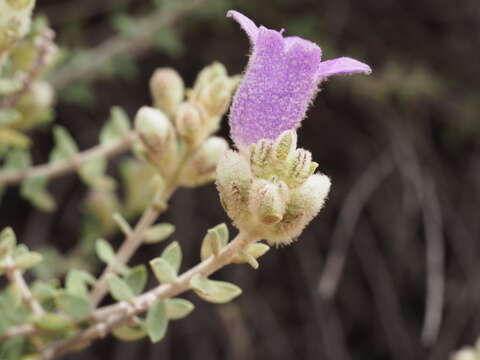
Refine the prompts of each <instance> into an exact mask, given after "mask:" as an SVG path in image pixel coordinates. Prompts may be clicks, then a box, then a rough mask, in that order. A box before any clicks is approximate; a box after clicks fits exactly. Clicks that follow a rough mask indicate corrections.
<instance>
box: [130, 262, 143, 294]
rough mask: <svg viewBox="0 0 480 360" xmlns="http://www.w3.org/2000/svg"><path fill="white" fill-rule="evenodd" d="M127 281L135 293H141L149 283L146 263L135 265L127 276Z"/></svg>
mask: <svg viewBox="0 0 480 360" xmlns="http://www.w3.org/2000/svg"><path fill="white" fill-rule="evenodd" d="M125 282H126V283H127V285H128V286H129V287H130V289H131V290H132V291H133V293H134V294H135V295H138V294H141V293H142V291H143V290H144V289H145V286H146V285H147V268H146V267H145V265H139V266H136V267H134V268H133V269H132V270H131V271H130V273H129V274H128V275H127V276H125Z"/></svg>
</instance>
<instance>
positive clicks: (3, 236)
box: [0, 227, 17, 259]
mask: <svg viewBox="0 0 480 360" xmlns="http://www.w3.org/2000/svg"><path fill="white" fill-rule="evenodd" d="M16 243H17V239H16V237H15V233H14V232H13V229H12V228H11V227H7V228H5V229H3V230H2V232H1V233H0V259H1V258H3V257H5V256H7V255H9V254H10V253H11V252H12V250H13V248H14V247H15V244H16Z"/></svg>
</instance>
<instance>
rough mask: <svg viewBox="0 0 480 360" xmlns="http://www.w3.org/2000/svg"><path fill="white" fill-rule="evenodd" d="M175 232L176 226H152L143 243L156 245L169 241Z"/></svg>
mask: <svg viewBox="0 0 480 360" xmlns="http://www.w3.org/2000/svg"><path fill="white" fill-rule="evenodd" d="M174 232H175V226H174V225H172V224H158V225H154V226H152V227H151V228H150V229H148V230H147V231H146V232H145V235H144V240H143V242H144V243H145V244H155V243H159V242H161V241H163V240H165V239H167V238H168V237H169V236H170V235H172V234H173V233H174Z"/></svg>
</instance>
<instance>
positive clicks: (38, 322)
mask: <svg viewBox="0 0 480 360" xmlns="http://www.w3.org/2000/svg"><path fill="white" fill-rule="evenodd" d="M33 324H34V325H35V326H36V327H37V328H38V329H40V330H44V331H52V332H57V331H67V330H70V329H72V328H73V323H72V320H70V319H68V318H67V317H65V316H63V315H59V314H53V313H47V314H43V315H41V316H40V317H38V318H36V319H34V321H33Z"/></svg>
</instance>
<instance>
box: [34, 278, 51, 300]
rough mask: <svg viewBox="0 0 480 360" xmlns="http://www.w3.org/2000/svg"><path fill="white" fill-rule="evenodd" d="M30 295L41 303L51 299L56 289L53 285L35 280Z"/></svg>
mask: <svg viewBox="0 0 480 360" xmlns="http://www.w3.org/2000/svg"><path fill="white" fill-rule="evenodd" d="M32 293H33V296H35V297H36V298H38V299H39V300H41V301H43V300H46V299H50V298H53V297H54V296H55V295H56V293H57V289H56V288H55V286H54V285H53V284H50V283H48V282H44V281H39V280H37V281H35V282H34V283H33V286H32Z"/></svg>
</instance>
